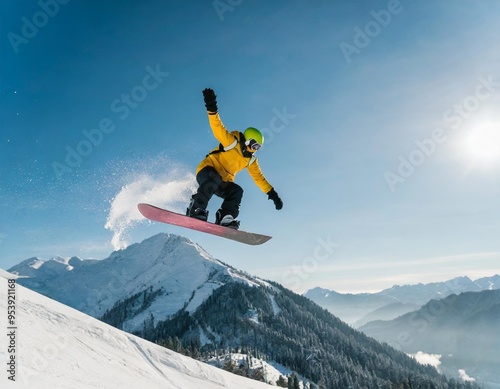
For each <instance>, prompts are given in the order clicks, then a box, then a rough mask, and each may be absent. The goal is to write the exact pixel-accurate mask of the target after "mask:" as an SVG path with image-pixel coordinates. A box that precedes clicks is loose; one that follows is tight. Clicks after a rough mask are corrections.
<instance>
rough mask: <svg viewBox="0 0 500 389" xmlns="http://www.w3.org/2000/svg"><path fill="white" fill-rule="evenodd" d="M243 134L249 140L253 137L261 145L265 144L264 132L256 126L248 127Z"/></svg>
mask: <svg viewBox="0 0 500 389" xmlns="http://www.w3.org/2000/svg"><path fill="white" fill-rule="evenodd" d="M243 135H245V139H246V140H247V141H249V140H250V139H253V140H255V141H256V142H257V143H258V144H260V145H261V146H262V145H263V144H264V135H262V133H261V132H260V131H259V130H257V129H256V128H254V127H248V128H247V129H246V130H245V132H244V133H243Z"/></svg>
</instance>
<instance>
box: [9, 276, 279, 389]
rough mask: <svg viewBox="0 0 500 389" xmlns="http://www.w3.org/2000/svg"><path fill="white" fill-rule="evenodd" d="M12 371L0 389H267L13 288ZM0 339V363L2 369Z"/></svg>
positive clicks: (36, 295) (19, 287) (63, 306)
mask: <svg viewBox="0 0 500 389" xmlns="http://www.w3.org/2000/svg"><path fill="white" fill-rule="evenodd" d="M10 277H11V276H10V275H9V274H8V273H6V272H4V271H3V270H0V317H1V318H2V322H3V325H2V327H3V330H2V331H6V327H7V324H6V322H7V308H6V306H7V289H8V287H7V278H10ZM16 295H17V313H16V321H17V325H18V330H17V338H16V341H17V344H16V347H17V350H16V355H17V361H18V363H17V368H16V369H17V371H16V381H15V382H11V381H9V380H7V376H8V373H7V372H6V369H4V368H2V372H1V373H0V374H1V375H2V377H0V379H1V380H2V386H1V387H2V388H16V389H34V388H36V389H49V388H50V389H58V388H61V389H63V388H64V389H67V388H72V389H88V388H103V389H114V388H116V389H128V388H130V389H136V388H148V389H156V388H158V389H170V388H172V389H173V388H182V389H189V388H193V389H194V388H196V389H198V388H207V389H211V388H214V389H215V388H217V389H220V388H243V389H245V388H246V389H257V388H266V387H269V386H268V385H266V384H263V383H261V382H257V381H253V380H250V379H247V378H243V377H240V376H237V375H234V374H230V373H227V372H225V371H223V370H221V369H217V368H215V367H212V366H209V365H207V364H203V363H200V362H198V361H195V360H193V359H190V358H187V357H184V356H182V355H179V354H177V353H174V352H173V351H170V350H167V349H164V348H162V347H160V346H157V345H155V344H153V343H149V342H147V341H145V340H143V339H140V338H138V337H136V336H133V335H130V334H128V333H125V332H123V331H120V330H117V329H115V328H113V327H111V326H108V325H106V324H104V323H102V322H100V321H98V320H96V319H94V318H92V317H90V316H87V315H85V314H83V313H81V312H78V311H76V310H74V309H72V308H70V307H67V306H65V305H63V304H60V303H58V302H56V301H54V300H50V299H49V298H47V297H44V296H42V295H40V294H38V293H35V292H33V291H31V290H29V289H26V288H24V287H22V286H21V285H17V286H16ZM7 341H8V339H7V337H6V336H2V337H0V363H1V364H2V366H5V365H6V363H7V358H8V355H7Z"/></svg>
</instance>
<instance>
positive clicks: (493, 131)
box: [463, 121, 500, 165]
mask: <svg viewBox="0 0 500 389" xmlns="http://www.w3.org/2000/svg"><path fill="white" fill-rule="evenodd" d="M463 139H464V143H463V146H464V152H465V153H466V154H467V155H468V157H469V158H470V159H472V160H473V162H474V163H480V164H485V165H492V164H497V163H498V164H500V122H497V123H494V122H489V121H488V122H486V121H485V122H481V123H477V124H476V125H474V126H473V127H471V128H470V129H469V130H468V131H467V133H466V134H465V137H464V138H463Z"/></svg>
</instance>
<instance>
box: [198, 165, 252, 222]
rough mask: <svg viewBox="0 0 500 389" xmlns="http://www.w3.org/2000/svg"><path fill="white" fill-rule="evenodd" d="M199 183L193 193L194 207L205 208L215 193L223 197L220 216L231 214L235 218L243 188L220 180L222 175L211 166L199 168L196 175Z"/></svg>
mask: <svg viewBox="0 0 500 389" xmlns="http://www.w3.org/2000/svg"><path fill="white" fill-rule="evenodd" d="M196 181H197V182H198V184H199V187H198V191H197V192H196V193H195V194H194V195H193V197H192V198H193V200H194V207H193V208H194V209H196V208H201V209H206V208H207V206H208V202H209V201H210V199H211V198H212V196H213V195H214V194H215V195H216V196H218V197H220V198H222V199H224V201H223V202H222V205H221V207H220V212H221V214H222V217H223V216H225V215H231V216H233V217H234V218H236V217H237V216H238V214H239V212H240V204H241V199H242V197H243V188H242V187H241V186H239V185H238V184H235V183H234V182H225V181H222V177H221V176H220V174H219V173H218V172H217V170H215V168H213V167H211V166H206V167H204V168H203V169H201V170H200V171H199V172H198V174H197V175H196Z"/></svg>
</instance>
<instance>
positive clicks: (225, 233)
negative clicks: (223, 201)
mask: <svg viewBox="0 0 500 389" xmlns="http://www.w3.org/2000/svg"><path fill="white" fill-rule="evenodd" d="M137 208H139V212H140V213H141V214H142V215H143V216H144V217H146V218H148V219H150V220H154V221H157V222H162V223H167V224H172V225H174V226H179V227H186V228H190V229H192V230H196V231H201V232H207V233H209V234H212V235H217V236H222V237H223V238H227V239H231V240H235V241H237V242H241V243H246V244H250V245H259V244H262V243H265V242H267V241H268V240H269V239H271V237H270V236H267V235H260V234H254V233H252V232H246V231H240V230H235V229H233V228H228V227H223V226H220V225H218V224H213V223H209V222H204V221H202V220H198V219H195V218H192V217H188V216H185V215H181V214H180V213H175V212H171V211H167V210H166V209H161V208H158V207H155V206H153V205H149V204H142V203H141V204H138V205H137Z"/></svg>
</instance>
